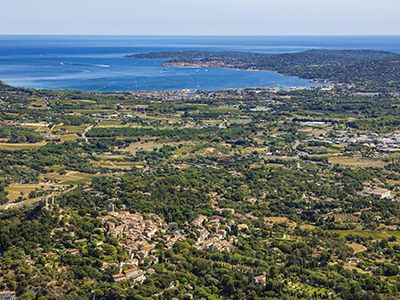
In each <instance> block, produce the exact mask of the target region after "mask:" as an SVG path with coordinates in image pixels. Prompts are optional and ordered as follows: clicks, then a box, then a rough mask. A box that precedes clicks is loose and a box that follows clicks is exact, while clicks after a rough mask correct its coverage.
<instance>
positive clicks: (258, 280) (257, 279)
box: [254, 273, 267, 284]
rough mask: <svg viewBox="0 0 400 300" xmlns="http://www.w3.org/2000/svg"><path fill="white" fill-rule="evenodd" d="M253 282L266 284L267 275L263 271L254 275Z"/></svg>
mask: <svg viewBox="0 0 400 300" xmlns="http://www.w3.org/2000/svg"><path fill="white" fill-rule="evenodd" d="M254 282H255V283H256V284H266V283H267V276H266V274H265V273H263V274H261V275H258V276H255V277H254Z"/></svg>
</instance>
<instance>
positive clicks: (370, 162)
mask: <svg viewBox="0 0 400 300" xmlns="http://www.w3.org/2000/svg"><path fill="white" fill-rule="evenodd" d="M329 163H330V164H332V165H336V164H337V165H340V166H344V167H349V168H383V167H384V166H385V165H386V163H385V162H384V161H381V160H378V159H372V158H356V157H343V156H340V157H338V156H337V157H331V158H330V159H329Z"/></svg>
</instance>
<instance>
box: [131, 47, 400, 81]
mask: <svg viewBox="0 0 400 300" xmlns="http://www.w3.org/2000/svg"><path fill="white" fill-rule="evenodd" d="M127 57H134V58H147V59H168V60H169V61H167V62H166V63H165V64H166V65H172V66H194V67H196V66H197V67H230V68H239V69H254V70H271V71H277V72H279V73H282V74H285V75H292V76H299V77H302V78H307V79H314V80H329V81H333V82H342V83H360V82H366V81H375V82H387V81H400V55H398V54H396V53H392V52H385V51H375V50H308V51H304V52H299V53H284V54H264V53H254V52H208V51H183V52H152V53H144V54H134V55H128V56H127Z"/></svg>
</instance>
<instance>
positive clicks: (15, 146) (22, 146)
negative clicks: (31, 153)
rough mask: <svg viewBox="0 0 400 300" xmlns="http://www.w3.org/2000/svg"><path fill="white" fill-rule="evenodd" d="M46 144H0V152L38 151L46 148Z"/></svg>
mask: <svg viewBox="0 0 400 300" xmlns="http://www.w3.org/2000/svg"><path fill="white" fill-rule="evenodd" d="M46 144H47V143H46V142H39V143H18V144H14V143H0V150H8V151H16V150H29V149H38V148H40V147H43V146H46Z"/></svg>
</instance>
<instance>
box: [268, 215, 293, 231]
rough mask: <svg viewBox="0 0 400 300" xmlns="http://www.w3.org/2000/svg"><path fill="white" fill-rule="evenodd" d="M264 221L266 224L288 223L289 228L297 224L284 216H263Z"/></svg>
mask: <svg viewBox="0 0 400 300" xmlns="http://www.w3.org/2000/svg"><path fill="white" fill-rule="evenodd" d="M264 221H265V223H267V225H270V226H272V225H274V224H288V225H289V227H290V228H292V229H293V228H295V227H296V226H297V224H296V223H295V222H293V221H291V220H289V219H288V218H286V217H265V218H264Z"/></svg>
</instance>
